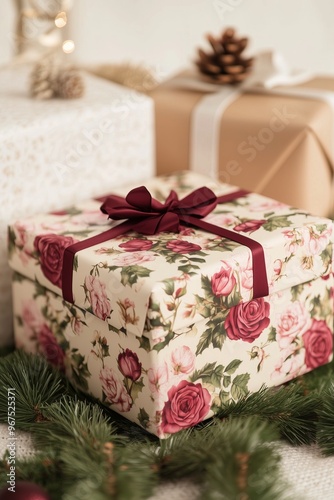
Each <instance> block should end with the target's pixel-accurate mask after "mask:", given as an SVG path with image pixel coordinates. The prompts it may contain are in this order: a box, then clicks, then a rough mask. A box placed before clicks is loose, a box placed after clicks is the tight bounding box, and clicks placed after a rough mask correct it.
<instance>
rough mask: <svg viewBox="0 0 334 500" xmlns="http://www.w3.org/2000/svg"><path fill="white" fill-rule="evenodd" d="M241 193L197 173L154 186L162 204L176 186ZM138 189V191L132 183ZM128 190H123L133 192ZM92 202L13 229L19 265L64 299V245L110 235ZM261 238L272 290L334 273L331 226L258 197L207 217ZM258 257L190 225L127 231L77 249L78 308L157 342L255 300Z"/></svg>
mask: <svg viewBox="0 0 334 500" xmlns="http://www.w3.org/2000/svg"><path fill="white" fill-rule="evenodd" d="M202 186H207V187H209V188H210V189H212V190H213V191H214V192H215V194H216V195H217V196H218V195H222V194H227V193H230V192H233V191H235V190H236V188H235V187H233V186H230V185H227V184H220V183H217V182H215V181H212V180H211V179H208V178H207V177H205V176H202V175H199V174H195V173H193V172H181V173H179V174H175V175H172V176H167V177H164V176H163V177H157V178H155V179H152V180H151V181H149V182H147V183H146V187H147V188H148V189H149V191H150V192H151V194H152V195H153V196H154V197H155V198H157V199H159V200H161V201H164V200H165V199H166V198H167V196H168V194H169V193H170V190H171V189H173V190H175V191H176V192H177V193H178V195H179V197H180V198H182V197H184V196H186V195H187V194H189V193H190V192H191V191H193V190H194V189H196V188H198V187H202ZM132 187H133V186H132ZM129 189H130V188H129V187H128V188H126V189H125V188H122V189H117V190H115V191H116V192H117V194H119V195H126V194H127V193H128V191H129ZM100 206H101V201H97V200H90V201H87V202H86V203H81V204H78V205H76V206H74V207H71V208H69V209H67V210H64V211H61V212H57V213H51V214H43V215H39V216H35V217H30V218H27V219H25V220H21V221H19V222H17V223H15V224H13V225H12V226H10V228H9V262H10V265H11V267H12V268H13V269H14V270H16V271H18V272H20V273H21V274H23V275H25V276H27V277H29V278H30V279H32V280H37V282H38V283H39V284H41V285H42V286H45V287H47V288H49V289H50V290H52V291H54V292H56V293H57V294H60V295H61V269H62V259H63V253H64V249H65V247H67V246H68V245H70V244H72V243H74V242H76V241H81V240H84V239H86V238H88V237H91V236H94V235H96V234H99V233H101V232H103V231H106V230H107V229H108V228H109V227H110V226H111V224H114V223H111V221H110V220H109V221H108V220H107V216H106V215H104V214H102V212H101V211H100ZM204 220H206V221H208V222H210V223H211V224H215V225H217V226H219V227H226V228H228V229H230V230H232V231H233V232H236V233H240V234H244V235H247V236H248V237H250V238H252V239H254V240H256V241H257V242H259V243H260V244H261V245H262V247H263V249H264V254H265V265H266V271H267V277H268V286H269V293H271V294H272V293H277V294H278V297H279V292H280V291H281V290H283V289H286V288H291V287H293V286H297V285H299V284H301V283H304V282H307V281H311V280H313V279H315V278H317V277H320V276H326V275H327V274H329V273H330V272H331V270H332V263H333V247H334V244H333V242H334V230H333V221H331V220H329V219H325V218H321V217H318V216H313V215H310V214H308V213H307V212H305V211H303V210H298V209H294V208H291V207H289V206H287V205H285V204H283V203H279V202H277V201H274V200H271V199H269V198H267V197H264V196H262V195H259V194H255V193H250V194H248V195H247V196H245V197H242V198H238V199H236V200H234V201H230V202H228V203H224V204H220V205H217V207H216V208H215V210H213V211H212V212H211V213H210V214H209V215H208V216H206V218H205V219H204ZM253 272H255V273H256V269H254V270H253V269H252V256H251V251H250V250H249V249H248V248H247V247H245V246H241V245H239V244H237V243H234V242H232V241H230V240H227V239H225V238H221V237H220V236H217V235H215V234H212V233H208V232H205V231H203V230H198V229H195V228H190V227H184V228H183V229H182V231H181V232H180V233H178V234H176V233H171V232H165V233H159V234H155V235H153V236H144V235H140V234H137V233H134V232H132V233H127V234H125V235H121V236H119V237H117V238H115V239H113V240H110V241H107V242H106V243H103V244H99V245H95V246H93V247H90V248H88V249H85V250H82V251H80V252H78V253H77V254H76V256H75V260H74V269H73V295H74V301H75V302H74V303H75V305H77V306H78V307H80V308H82V309H85V310H87V311H89V312H91V313H93V314H94V315H95V316H97V317H99V318H101V319H102V320H105V321H107V322H108V323H109V325H110V326H109V329H110V330H115V329H117V330H119V329H121V331H123V332H127V333H132V334H135V335H136V336H142V335H143V334H144V335H145V336H147V337H150V338H151V339H153V340H155V341H159V339H161V338H165V337H167V336H168V335H174V332H175V331H178V330H180V329H187V328H189V326H190V325H193V324H194V323H196V322H197V321H199V320H201V319H203V317H204V318H210V317H213V316H215V317H217V315H218V316H219V315H222V318H223V316H224V311H226V310H227V309H228V308H230V307H232V306H235V305H237V304H239V303H240V302H247V301H249V300H251V299H252V296H253Z"/></svg>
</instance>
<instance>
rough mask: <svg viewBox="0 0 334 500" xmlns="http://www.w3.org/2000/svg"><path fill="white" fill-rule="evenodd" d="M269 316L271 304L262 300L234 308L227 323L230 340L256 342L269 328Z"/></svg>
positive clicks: (230, 311)
mask: <svg viewBox="0 0 334 500" xmlns="http://www.w3.org/2000/svg"><path fill="white" fill-rule="evenodd" d="M269 314H270V304H269V302H266V301H265V300H264V299H262V298H261V299H254V300H250V301H249V302H246V303H241V304H238V305H237V306H235V307H232V308H231V309H230V310H229V313H228V315H227V318H226V321H225V329H226V333H227V336H228V338H229V339H231V340H243V341H244V342H250V343H251V342H254V340H256V339H257V338H258V337H259V336H260V335H261V333H262V332H263V330H264V329H265V328H267V327H268V326H269V323H270V319H269Z"/></svg>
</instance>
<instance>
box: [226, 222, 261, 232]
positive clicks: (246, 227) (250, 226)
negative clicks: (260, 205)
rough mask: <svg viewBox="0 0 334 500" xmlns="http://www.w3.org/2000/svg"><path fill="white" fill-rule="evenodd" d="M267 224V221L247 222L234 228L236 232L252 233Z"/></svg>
mask: <svg viewBox="0 0 334 500" xmlns="http://www.w3.org/2000/svg"><path fill="white" fill-rule="evenodd" d="M265 222H267V221H266V220H265V219H262V220H256V219H253V220H247V221H246V222H242V223H241V224H237V225H236V226H234V228H233V229H234V230H235V231H241V232H243V233H252V232H253V231H256V230H257V229H259V228H260V227H261V226H263V224H264V223H265Z"/></svg>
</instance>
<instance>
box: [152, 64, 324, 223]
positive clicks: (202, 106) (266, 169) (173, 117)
mask: <svg viewBox="0 0 334 500" xmlns="http://www.w3.org/2000/svg"><path fill="white" fill-rule="evenodd" d="M261 78H262V82H268V85H265V84H263V85H262V87H261V88H259V84H258V83H259V79H256V78H254V79H253V80H252V81H250V83H249V84H247V86H246V85H245V86H241V87H240V90H237V91H234V92H233V91H232V92H229V91H228V90H223V91H222V94H220V91H218V92H217V93H216V94H213V95H212V93H213V91H216V90H217V86H216V85H211V84H206V83H204V84H203V82H198V81H196V79H197V80H198V77H196V76H194V75H193V74H190V75H189V73H185V74H181V75H179V76H176V77H175V78H174V79H171V80H170V81H168V82H166V83H165V84H163V85H161V86H160V87H159V88H157V89H156V90H155V91H153V92H152V97H153V98H154V100H155V105H156V131H157V167H158V172H159V173H165V172H171V171H174V170H179V169H183V168H191V167H192V168H194V169H195V170H196V171H200V172H203V173H204V172H206V173H210V174H211V175H212V176H214V177H218V178H219V179H220V180H221V181H223V182H230V183H232V184H237V185H239V186H241V187H242V188H246V189H250V190H253V191H256V192H260V193H263V194H266V195H268V196H272V197H276V198H277V199H280V200H281V201H283V202H286V203H290V204H293V205H295V206H299V207H301V208H306V209H308V210H310V211H311V212H314V213H318V214H319V215H329V214H330V213H331V209H332V199H333V154H334V152H333V147H334V146H333V144H334V137H333V136H334V126H333V116H334V111H333V109H334V104H333V101H334V99H333V91H334V79H331V78H328V77H326V78H312V77H311V76H310V75H303V74H297V75H293V76H289V75H284V73H283V76H281V77H278V75H277V74H276V75H272V74H264V75H262V76H261ZM303 80H306V81H303ZM287 82H290V83H291V82H297V83H298V88H296V87H291V86H289V87H275V89H270V90H268V87H270V86H272V85H273V84H276V85H277V84H278V83H284V84H286V83H287ZM241 92H242V94H240V93H241ZM302 96H303V97H302ZM215 105H216V106H217V107H216V108H215ZM222 114H223V116H222V119H221V120H219V117H221V115H222ZM217 125H218V126H217ZM219 125H220V127H219ZM219 129H220V130H219ZM217 157H218V158H219V161H218V175H217V173H216V175H215V172H216V170H217V166H216V163H217V161H216V158H217Z"/></svg>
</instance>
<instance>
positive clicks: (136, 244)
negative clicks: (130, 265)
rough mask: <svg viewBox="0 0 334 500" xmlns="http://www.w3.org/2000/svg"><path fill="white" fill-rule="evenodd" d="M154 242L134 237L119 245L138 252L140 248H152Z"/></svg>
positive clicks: (126, 249)
mask: <svg viewBox="0 0 334 500" xmlns="http://www.w3.org/2000/svg"><path fill="white" fill-rule="evenodd" d="M152 245H153V242H152V241H150V240H141V239H140V238H134V239H133V240H130V241H125V242H124V243H121V244H120V245H119V246H120V248H123V249H124V250H125V251H126V252H138V250H150V248H151V247H152Z"/></svg>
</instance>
